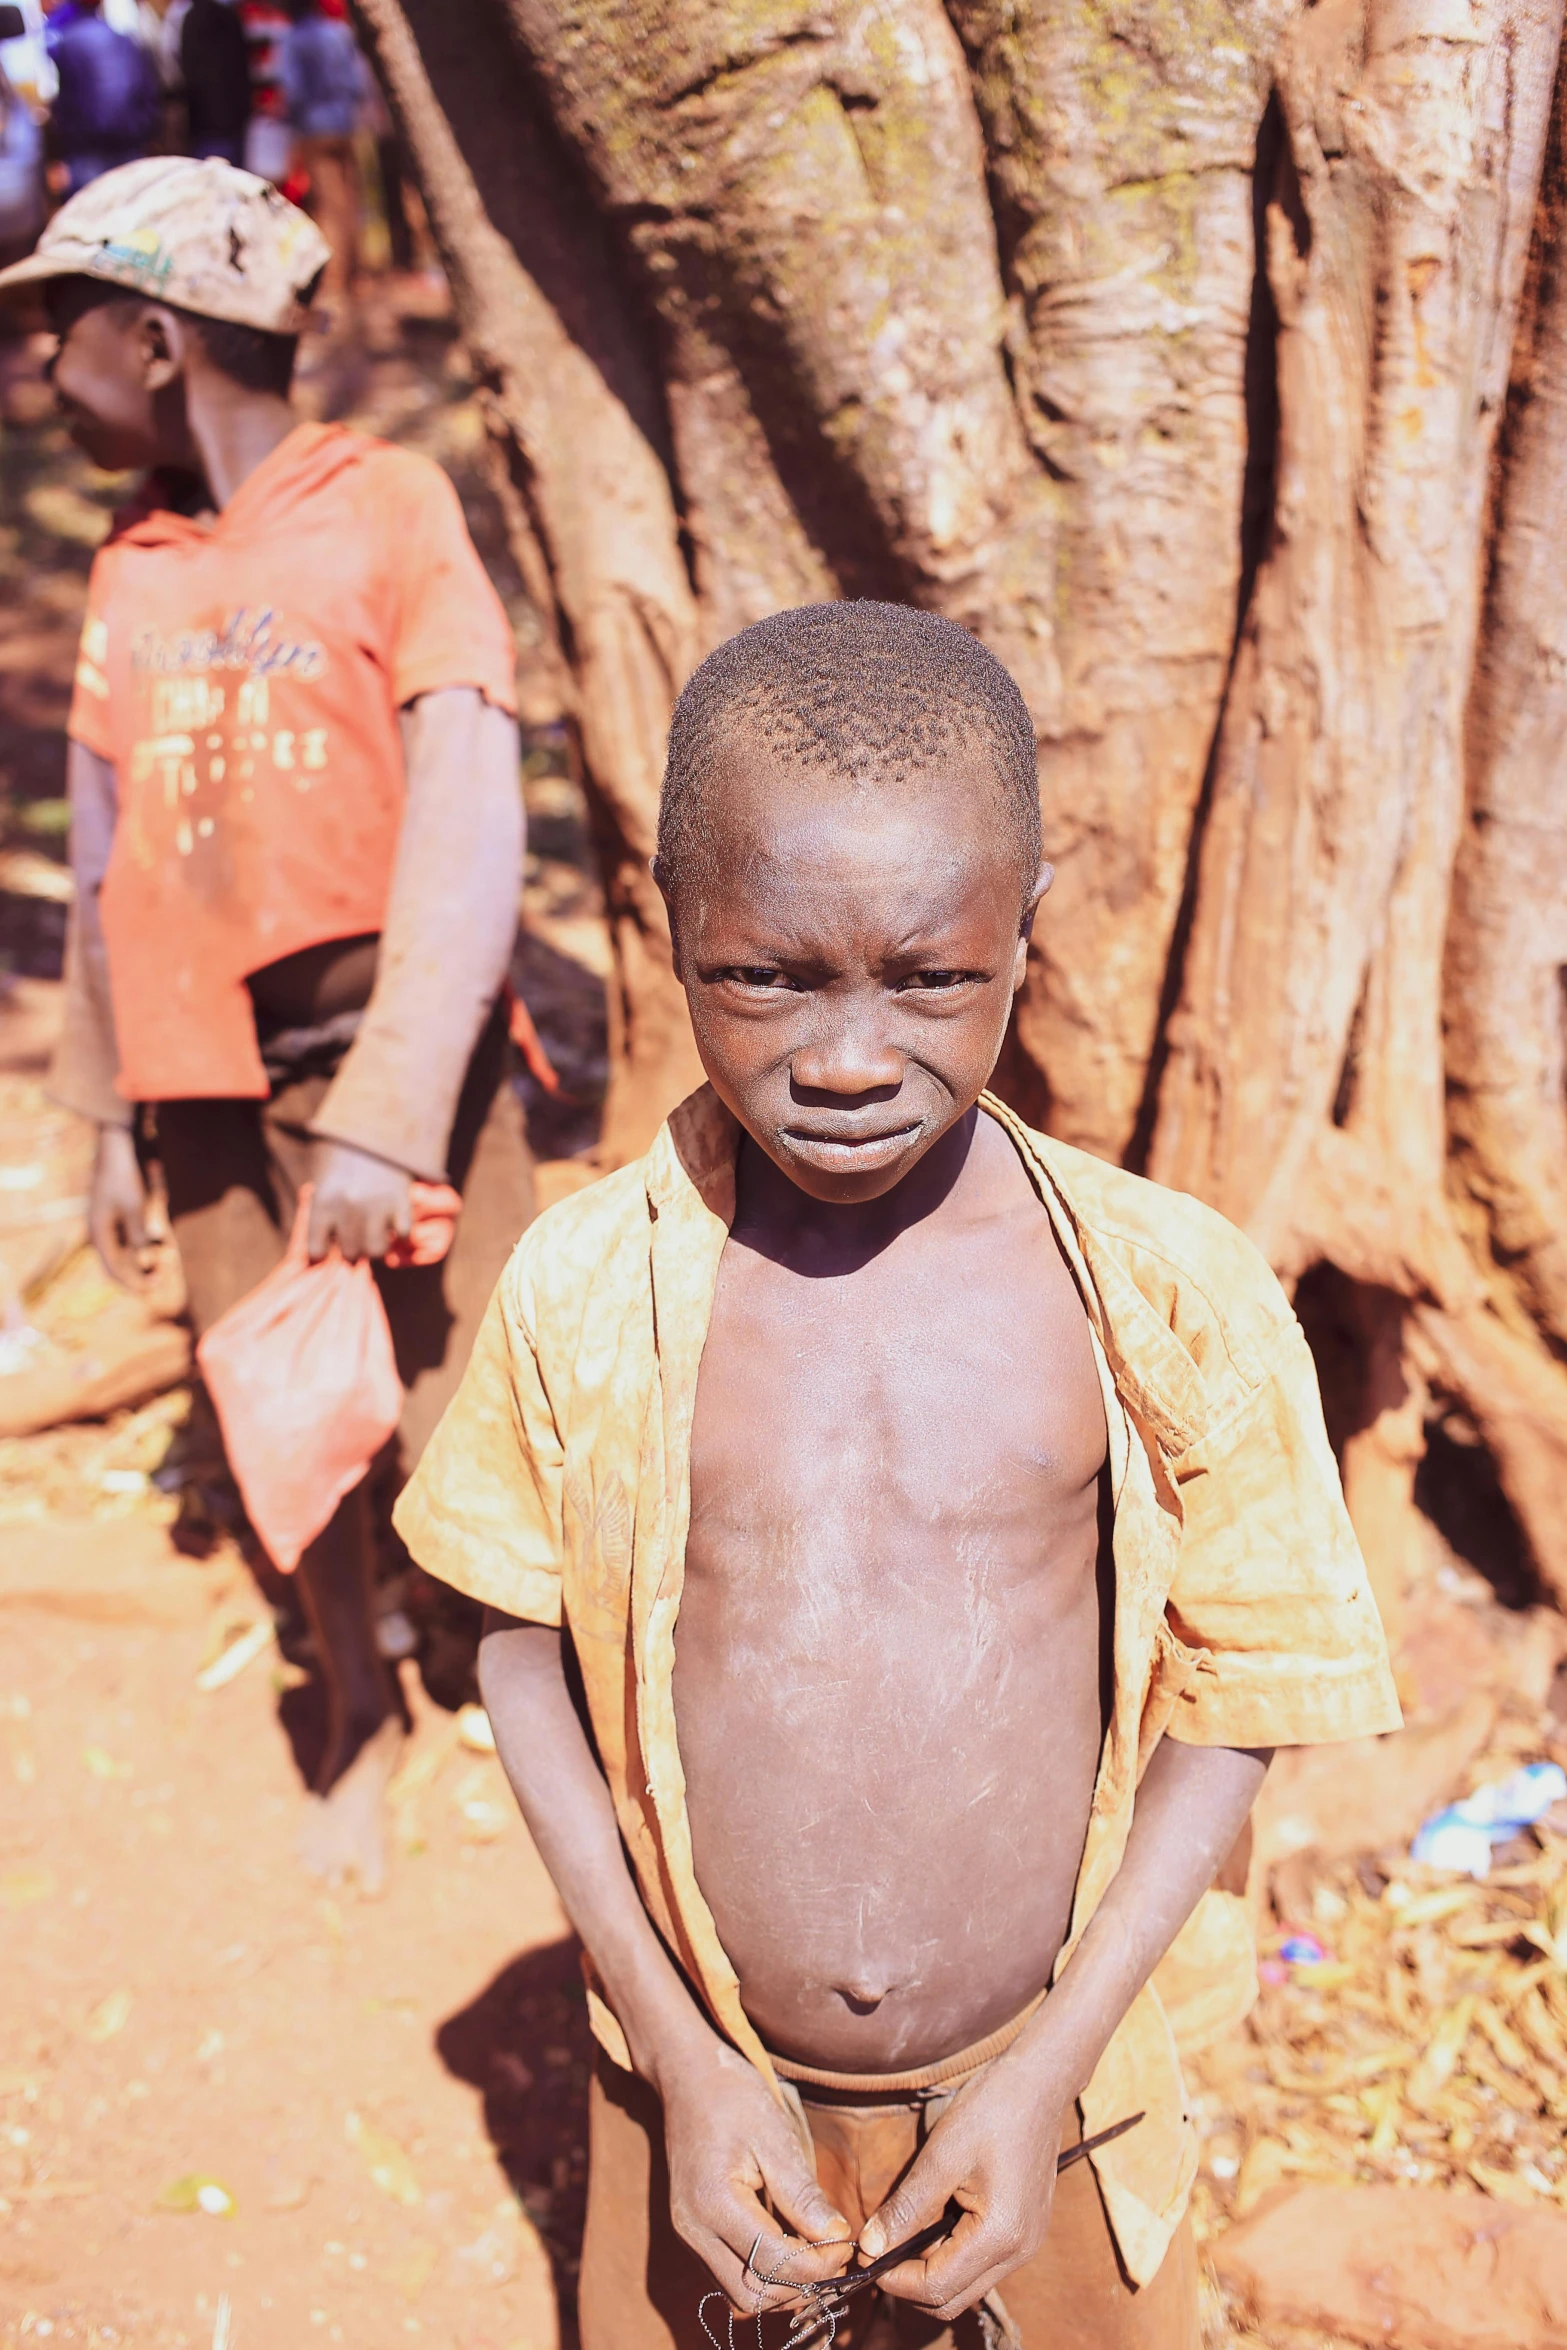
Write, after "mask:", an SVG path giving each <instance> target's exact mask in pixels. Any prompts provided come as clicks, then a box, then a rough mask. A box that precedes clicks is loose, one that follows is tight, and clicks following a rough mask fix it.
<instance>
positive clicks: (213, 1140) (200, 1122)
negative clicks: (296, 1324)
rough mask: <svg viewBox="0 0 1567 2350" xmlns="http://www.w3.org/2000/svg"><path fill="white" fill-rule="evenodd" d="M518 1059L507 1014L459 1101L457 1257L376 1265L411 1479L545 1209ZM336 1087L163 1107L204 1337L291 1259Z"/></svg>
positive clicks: (189, 1285) (311, 1083)
mask: <svg viewBox="0 0 1567 2350" xmlns="http://www.w3.org/2000/svg"><path fill="white" fill-rule="evenodd" d="M511 1063H512V1048H511V1045H510V1042H509V1040H508V1038H507V1034H506V1028H505V1021H504V1017H503V1015H502V1014H501V1013H500V1012H499V1011H498V1012H497V1013H496V1015H495V1016H494V1017H492V1019H491V1020H490V1022H489V1023H488V1025H487V1027H486V1028H485V1031H484V1033H483V1035H482V1036H481V1037H480V1039H479V1042H478V1045H477V1046H476V1048H475V1050H474V1055H473V1059H472V1060H471V1061H470V1063H469V1065H468V1076H467V1080H466V1082H465V1084H464V1086H463V1090H462V1094H461V1096H460V1098H459V1101H458V1105H457V1117H456V1120H455V1123H454V1125H453V1130H452V1142H451V1152H450V1158H449V1164H448V1170H447V1171H448V1174H449V1177H450V1180H451V1181H452V1182H453V1183H454V1184H455V1185H456V1187H457V1189H458V1190H459V1191H460V1192H461V1193H462V1199H463V1210H462V1214H461V1215H460V1216H459V1217H458V1219H457V1233H456V1238H455V1239H454V1241H453V1243H452V1246H451V1250H450V1252H449V1253H448V1255H447V1257H446V1259H445V1261H444V1262H443V1263H442V1264H439V1265H409V1266H405V1267H403V1268H402V1269H400V1270H398V1271H396V1272H389V1271H387V1269H386V1268H385V1267H384V1266H378V1267H377V1268H376V1278H377V1281H378V1283H379V1285H380V1290H381V1295H382V1298H383V1300H384V1302H385V1305H386V1318H387V1320H388V1322H389V1323H390V1324H391V1329H392V1342H393V1345H394V1347H395V1349H396V1353H397V1369H398V1373H399V1375H400V1377H401V1379H402V1382H403V1386H404V1388H405V1390H406V1394H405V1398H404V1402H403V1416H402V1421H401V1424H400V1427H399V1429H398V1447H399V1453H400V1459H399V1462H398V1467H399V1470H400V1476H399V1478H398V1483H399V1484H400V1483H401V1482H402V1480H403V1478H406V1477H407V1476H408V1475H409V1474H410V1473H411V1472H412V1470H413V1468H414V1466H415V1464H416V1462H417V1461H418V1458H419V1455H420V1453H421V1452H422V1451H423V1450H424V1447H425V1444H426V1443H427V1442H428V1440H429V1438H430V1436H431V1434H432V1433H433V1431H434V1428H435V1424H436V1422H437V1421H438V1420H439V1418H440V1417H441V1414H442V1413H443V1412H444V1411H445V1409H446V1406H447V1405H448V1403H450V1401H451V1399H452V1396H453V1395H454V1394H455V1392H456V1389H457V1383H458V1381H459V1379H460V1378H461V1377H462V1374H463V1371H464V1369H465V1368H466V1365H467V1361H468V1357H469V1354H470V1353H471V1352H472V1349H473V1341H474V1337H475V1335H476V1333H477V1331H478V1327H479V1323H480V1321H481V1319H482V1318H483V1314H484V1309H485V1307H486V1306H487V1305H488V1304H489V1302H490V1292H491V1291H492V1290H493V1289H494V1287H495V1284H496V1282H497V1281H498V1280H499V1278H500V1275H501V1271H502V1268H503V1267H504V1265H505V1263H506V1259H507V1258H508V1257H509V1256H510V1254H511V1252H512V1249H513V1248H514V1247H515V1246H516V1243H517V1241H518V1239H519V1238H520V1237H521V1234H522V1232H523V1229H524V1227H525V1226H526V1225H527V1224H528V1223H529V1222H530V1221H531V1219H532V1216H533V1207H534V1201H533V1162H532V1160H531V1158H530V1157H529V1154H528V1145H527V1138H526V1136H525V1134H524V1131H523V1123H522V1112H521V1108H520V1106H519V1104H518V1101H517V1097H516V1093H515V1091H514V1089H513V1087H512V1085H511V1083H510V1071H511ZM330 1083H331V1079H330V1077H328V1076H311V1077H301V1078H296V1079H294V1080H293V1081H292V1082H290V1083H287V1084H284V1085H282V1086H280V1087H279V1088H278V1089H277V1090H276V1091H274V1093H273V1096H272V1099H271V1100H270V1101H267V1102H258V1101H185V1102H160V1103H159V1105H158V1113H157V1119H158V1152H159V1156H160V1157H161V1159H162V1161H163V1169H164V1179H165V1181H166V1183H167V1184H168V1190H169V1214H170V1218H171V1220H172V1222H173V1226H174V1237H175V1240H176V1241H177V1243H178V1245H179V1252H180V1262H181V1265H182V1266H183V1268H184V1273H185V1285H186V1290H187V1292H188V1295H189V1301H190V1317H191V1321H192V1323H193V1324H194V1326H195V1330H196V1335H197V1337H198V1338H199V1337H200V1336H201V1335H202V1333H203V1332H204V1331H206V1330H208V1329H210V1328H211V1326H212V1324H213V1323H214V1322H215V1321H216V1320H217V1319H218V1317H219V1315H220V1314H223V1313H225V1312H226V1311H227V1310H228V1308H229V1307H230V1306H231V1305H234V1304H236V1303H237V1302H238V1300H239V1299H240V1298H242V1297H245V1296H247V1295H248V1294H249V1292H250V1291H251V1290H252V1289H254V1288H255V1287H256V1284H257V1283H258V1282H259V1281H262V1280H264V1279H265V1277H266V1275H267V1274H268V1273H270V1272H271V1271H272V1268H273V1267H274V1265H276V1264H277V1263H278V1262H279V1261H280V1259H281V1258H282V1255H283V1252H284V1249H285V1247H286V1246H287V1243H288V1236H289V1232H290V1230H291V1229H292V1226H293V1221H294V1207H295V1203H296V1201H297V1199H298V1195H299V1187H300V1185H301V1183H304V1182H308V1180H309V1177H310V1164H311V1156H312V1153H313V1151H314V1150H315V1149H316V1148H317V1147H318V1146H317V1145H316V1144H315V1143H314V1141H313V1140H312V1138H311V1135H310V1133H309V1124H310V1120H311V1119H312V1118H313V1117H314V1116H315V1114H316V1112H317V1111H318V1110H319V1108H320V1106H321V1103H322V1101H323V1100H324V1098H325V1096H326V1092H327V1088H328V1086H329V1085H330Z"/></svg>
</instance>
